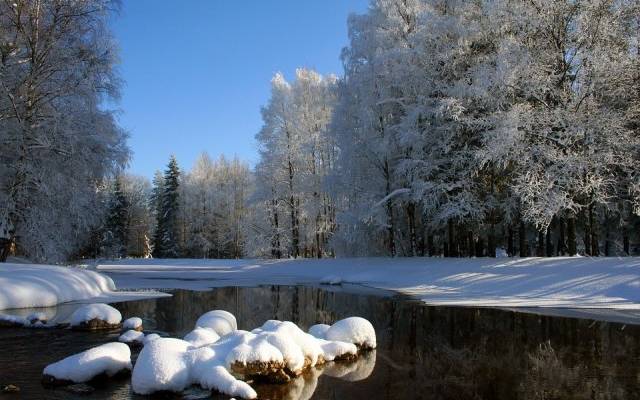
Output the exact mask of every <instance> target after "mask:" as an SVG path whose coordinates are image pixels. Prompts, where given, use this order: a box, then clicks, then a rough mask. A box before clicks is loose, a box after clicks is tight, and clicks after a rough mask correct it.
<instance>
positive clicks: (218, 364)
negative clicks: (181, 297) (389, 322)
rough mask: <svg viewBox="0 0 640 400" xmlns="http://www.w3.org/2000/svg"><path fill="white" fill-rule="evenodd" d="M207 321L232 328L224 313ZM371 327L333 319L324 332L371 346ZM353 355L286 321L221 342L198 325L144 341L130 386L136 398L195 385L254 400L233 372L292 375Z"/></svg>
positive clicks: (212, 313)
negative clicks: (179, 334)
mask: <svg viewBox="0 0 640 400" xmlns="http://www.w3.org/2000/svg"><path fill="white" fill-rule="evenodd" d="M203 317H204V318H203ZM212 319H222V320H224V321H225V322H226V323H227V324H229V325H231V324H233V325H234V326H236V324H235V317H234V316H233V315H232V314H230V313H228V312H226V311H222V310H214V311H209V312H207V313H205V314H203V316H202V317H201V320H203V321H211V320H212ZM200 322H202V321H200ZM215 322H216V325H217V324H218V321H215ZM367 324H368V325H367ZM370 325H371V324H369V323H368V321H366V320H364V319H362V318H349V319H347V320H342V321H338V322H337V323H336V324H334V325H333V326H331V328H329V329H328V332H329V331H331V329H334V330H335V331H336V332H338V333H340V334H341V335H342V336H344V337H346V338H348V339H349V340H360V341H368V343H373V345H374V346H375V340H376V339H375V332H373V334H372V335H371V333H370V332H369V331H368V327H370ZM348 329H352V332H347V330H348ZM131 332H134V331H131ZM149 336H151V335H149ZM363 337H365V338H366V339H362V338H363ZM214 338H215V339H216V340H211V339H214ZM357 354H358V349H357V347H356V346H355V345H354V344H352V343H347V342H343V341H329V340H324V339H318V338H315V337H313V336H312V335H310V334H308V333H305V332H304V331H302V330H301V329H300V328H299V327H298V326H297V325H296V324H294V323H293V322H289V321H277V320H269V321H266V322H265V323H264V324H263V325H262V326H261V327H259V328H256V329H254V330H253V331H251V332H248V331H244V330H237V329H234V330H232V331H230V332H229V333H228V334H227V335H225V336H223V337H220V338H218V337H217V334H216V333H215V332H214V331H213V330H211V329H209V328H204V327H202V326H198V327H196V329H194V330H193V331H192V332H190V333H189V334H187V335H186V336H185V340H181V339H173V338H156V339H155V340H153V341H151V342H147V343H146V345H145V347H144V348H143V349H142V351H141V352H140V355H139V357H138V359H137V361H136V365H135V367H134V369H133V375H132V387H133V391H134V392H135V393H137V394H151V393H154V392H157V391H171V392H180V391H182V390H184V389H185V388H187V387H189V386H191V385H194V384H195V385H200V386H202V387H203V388H205V389H214V390H217V391H220V392H222V393H225V394H228V395H230V396H237V397H242V398H248V399H253V398H256V397H257V394H256V392H255V391H254V390H253V389H252V388H251V386H249V385H248V384H247V383H246V382H243V381H242V380H239V379H237V378H236V377H235V376H234V375H232V372H234V373H235V374H237V375H238V376H244V377H245V378H248V377H249V378H250V377H252V376H253V375H255V374H258V375H260V374H270V373H275V372H277V371H281V372H283V371H289V372H287V374H293V375H294V376H295V375H299V374H301V373H302V371H303V369H305V368H307V367H313V366H315V365H318V364H320V363H323V362H325V361H332V360H334V359H336V358H339V357H344V356H350V357H354V356H356V355H357ZM283 373H284V372H283ZM285 376H286V375H285Z"/></svg>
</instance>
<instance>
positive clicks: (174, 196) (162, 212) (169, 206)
mask: <svg viewBox="0 0 640 400" xmlns="http://www.w3.org/2000/svg"><path fill="white" fill-rule="evenodd" d="M179 189H180V169H179V167H178V161H177V160H176V158H175V156H171V158H170V160H169V164H168V165H167V169H166V170H165V172H164V177H163V179H162V189H161V191H160V193H159V194H160V198H159V201H158V211H157V216H156V219H157V225H156V230H155V233H154V248H153V256H154V257H155V258H176V257H178V256H180V251H181V249H180V242H179V240H180V224H179V222H180V221H179V213H180V202H179V197H180V192H179Z"/></svg>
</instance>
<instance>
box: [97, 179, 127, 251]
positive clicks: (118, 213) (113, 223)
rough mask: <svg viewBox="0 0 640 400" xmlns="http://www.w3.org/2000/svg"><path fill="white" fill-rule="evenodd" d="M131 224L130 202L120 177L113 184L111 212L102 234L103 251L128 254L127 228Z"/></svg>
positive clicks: (110, 203) (110, 202)
mask: <svg viewBox="0 0 640 400" xmlns="http://www.w3.org/2000/svg"><path fill="white" fill-rule="evenodd" d="M128 224H129V202H128V201H127V198H126V196H125V194H124V191H123V190H122V185H121V183H120V178H116V179H115V181H114V184H113V190H112V191H111V195H110V201H109V212H108V214H107V219H106V223H105V230H104V232H103V235H102V246H101V247H102V253H103V255H106V256H108V257H126V256H127V230H128Z"/></svg>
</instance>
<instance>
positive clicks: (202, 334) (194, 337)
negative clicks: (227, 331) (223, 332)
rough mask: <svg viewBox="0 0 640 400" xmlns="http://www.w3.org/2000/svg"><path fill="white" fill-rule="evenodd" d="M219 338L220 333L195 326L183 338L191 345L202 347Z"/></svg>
mask: <svg viewBox="0 0 640 400" xmlns="http://www.w3.org/2000/svg"><path fill="white" fill-rule="evenodd" d="M218 339H220V335H218V334H217V333H216V331H214V330H213V329H209V328H202V327H197V328H196V329H194V330H192V331H191V332H189V333H187V334H186V335H185V337H184V340H186V341H187V342H189V343H191V345H192V346H193V347H202V346H205V345H207V344H211V343H214V342H216V341H217V340H218Z"/></svg>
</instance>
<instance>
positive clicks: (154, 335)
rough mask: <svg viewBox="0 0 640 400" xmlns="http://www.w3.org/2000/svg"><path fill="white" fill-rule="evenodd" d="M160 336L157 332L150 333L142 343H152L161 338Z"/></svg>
mask: <svg viewBox="0 0 640 400" xmlns="http://www.w3.org/2000/svg"><path fill="white" fill-rule="evenodd" d="M160 337H161V336H160V335H158V334H157V333H150V334H148V335H147V336H145V337H144V340H143V341H142V344H144V345H145V346H146V345H147V344H148V343H151V342H153V341H154V340H156V339H160Z"/></svg>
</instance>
